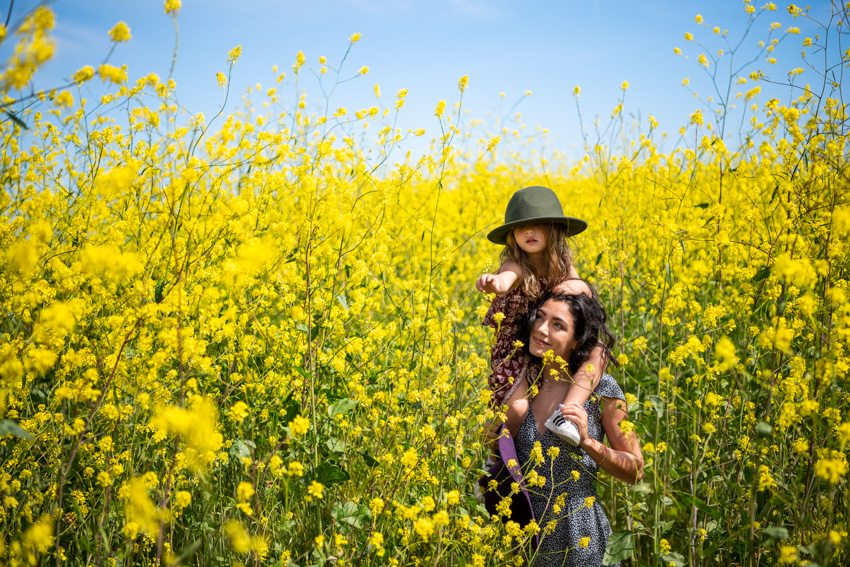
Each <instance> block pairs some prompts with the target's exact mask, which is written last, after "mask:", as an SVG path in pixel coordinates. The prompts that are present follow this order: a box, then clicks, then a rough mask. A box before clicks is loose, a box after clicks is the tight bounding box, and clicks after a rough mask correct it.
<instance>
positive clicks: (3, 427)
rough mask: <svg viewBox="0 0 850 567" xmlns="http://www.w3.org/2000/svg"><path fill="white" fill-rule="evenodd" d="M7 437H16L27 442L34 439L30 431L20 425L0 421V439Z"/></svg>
mask: <svg viewBox="0 0 850 567" xmlns="http://www.w3.org/2000/svg"><path fill="white" fill-rule="evenodd" d="M6 435H14V436H15V437H20V438H21V439H26V440H27V441H31V440H32V438H33V437H32V435H30V433H29V431H27V430H25V429H23V428H22V427H21V426H20V425H18V424H17V423H15V422H14V421H11V420H9V419H4V420H3V421H0V437H5V436H6Z"/></svg>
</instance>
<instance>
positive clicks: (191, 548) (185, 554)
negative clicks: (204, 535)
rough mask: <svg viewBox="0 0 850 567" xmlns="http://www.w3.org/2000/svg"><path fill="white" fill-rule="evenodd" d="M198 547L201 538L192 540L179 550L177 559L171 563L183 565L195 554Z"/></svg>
mask: <svg viewBox="0 0 850 567" xmlns="http://www.w3.org/2000/svg"><path fill="white" fill-rule="evenodd" d="M199 547H201V540H195V541H193V542H192V543H190V544H189V545H187V546H186V547H184V548H183V549H182V550H181V551H180V555H179V556H178V557H177V561H175V562H174V563H172V565H183V564H184V563H185V562H187V561H188V560H189V558H191V557H192V556H193V555H194V554H195V552H196V551H198V548H199Z"/></svg>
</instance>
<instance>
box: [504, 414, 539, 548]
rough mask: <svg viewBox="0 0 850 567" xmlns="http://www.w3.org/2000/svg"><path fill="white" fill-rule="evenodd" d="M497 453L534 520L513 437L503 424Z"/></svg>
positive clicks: (537, 543) (537, 542)
mask: <svg viewBox="0 0 850 567" xmlns="http://www.w3.org/2000/svg"><path fill="white" fill-rule="evenodd" d="M499 455H500V456H501V457H502V462H503V463H504V464H505V468H506V469H508V472H509V473H510V474H511V478H513V479H514V482H516V483H517V484H518V485H519V487H520V491H521V492H522V495H523V496H524V497H525V501H526V502H528V510H529V511H530V512H531V518H532V519H533V520H535V521H536V520H537V519H536V518H535V517H534V507H533V506H532V505H531V498H530V497H529V496H528V492H527V491H526V489H525V479H524V478H523V476H522V469H521V468H520V466H519V458H517V456H516V447H514V439H513V437H511V432H510V431H509V430H508V428H507V427H505V425H504V424H503V425H502V428H501V429H500V430H499ZM511 461H513V463H514V466H510V463H511ZM534 545H535V546H537V545H540V538H539V537H538V535H537V534H534Z"/></svg>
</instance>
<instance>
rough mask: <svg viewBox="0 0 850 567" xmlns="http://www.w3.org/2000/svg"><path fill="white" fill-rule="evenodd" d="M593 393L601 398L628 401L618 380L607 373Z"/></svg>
mask: <svg viewBox="0 0 850 567" xmlns="http://www.w3.org/2000/svg"><path fill="white" fill-rule="evenodd" d="M593 393H594V394H595V396H596V397H599V398H616V399H618V400H623V401H626V395H625V394H624V393H623V389H622V388H621V387H620V385H619V384H617V380H616V379H615V378H614V377H613V376H611V375H610V374H608V373H607V372H606V373H605V374H603V375H602V378H601V379H600V380H599V384H597V386H596V388H594V391H593Z"/></svg>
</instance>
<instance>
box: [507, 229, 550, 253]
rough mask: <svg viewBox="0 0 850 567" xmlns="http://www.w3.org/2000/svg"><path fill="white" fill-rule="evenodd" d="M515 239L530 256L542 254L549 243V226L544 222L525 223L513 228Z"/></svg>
mask: <svg viewBox="0 0 850 567" xmlns="http://www.w3.org/2000/svg"><path fill="white" fill-rule="evenodd" d="M513 235H514V240H515V241H516V243H517V246H519V247H520V248H521V249H522V250H523V251H524V252H525V253H526V254H528V255H529V256H538V255H540V254H542V253H543V252H544V251H545V250H546V248H547V246H548V245H549V227H547V226H546V225H543V224H525V225H523V226H518V227H516V228H514V230H513Z"/></svg>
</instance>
